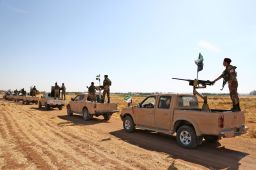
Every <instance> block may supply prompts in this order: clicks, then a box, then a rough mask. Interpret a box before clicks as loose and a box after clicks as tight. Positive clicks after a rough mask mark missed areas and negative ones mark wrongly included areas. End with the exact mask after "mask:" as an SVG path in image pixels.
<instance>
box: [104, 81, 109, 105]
mask: <svg viewBox="0 0 256 170" xmlns="http://www.w3.org/2000/svg"><path fill="white" fill-rule="evenodd" d="M110 86H111V81H110V79H109V78H105V79H104V81H103V88H104V91H103V101H105V96H106V94H107V97H108V103H110Z"/></svg>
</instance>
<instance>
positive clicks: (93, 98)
mask: <svg viewBox="0 0 256 170" xmlns="http://www.w3.org/2000/svg"><path fill="white" fill-rule="evenodd" d="M88 93H89V96H88V98H89V100H90V101H96V87H95V86H94V85H91V86H90V87H89V88H88Z"/></svg>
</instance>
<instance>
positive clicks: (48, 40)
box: [0, 0, 256, 93]
mask: <svg viewBox="0 0 256 170" xmlns="http://www.w3.org/2000/svg"><path fill="white" fill-rule="evenodd" d="M255 7H256V1H254V0H251V1H249V0H243V1H241V0H212V1H210V0H122V1H120V0H90V1H89V0H88V1H87V0H36V1H35V0H22V1H21V0H0V63H1V66H0V89H5V90H7V89H16V88H17V89H21V88H23V87H25V89H27V90H28V89H29V87H30V86H31V85H36V86H37V88H38V89H39V90H41V91H50V86H51V85H53V84H54V83H55V81H57V82H58V83H59V84H61V83H62V82H64V83H65V84H66V87H67V91H85V90H86V86H87V85H89V84H90V82H91V81H96V80H95V77H96V75H97V74H101V75H102V78H103V75H104V74H108V75H109V78H110V79H111V80H112V87H111V90H112V91H113V92H129V91H133V92H135V91H136V92H137V91H142V92H155V91H157V92H192V88H191V87H188V83H186V82H182V81H175V80H172V79H171V78H172V77H180V78H192V79H194V78H195V77H196V65H195V64H194V60H196V59H197V58H198V54H199V52H201V53H202V54H203V56H204V59H205V61H204V70H203V71H202V72H200V73H199V78H200V79H210V80H213V79H215V78H216V77H217V76H219V75H220V74H221V73H222V71H223V70H224V67H223V65H222V61H223V58H224V57H230V58H231V59H232V60H233V62H232V63H231V64H233V65H235V66H237V72H238V80H239V89H238V91H239V92H240V93H249V92H250V91H252V90H254V89H256V80H255V73H256V66H255V64H256V62H255V61H256V59H255V56H256V48H255V44H256V17H255V16H256V10H255ZM221 85H222V81H219V82H218V83H216V84H215V85H214V86H213V87H209V88H207V89H206V90H203V92H214V93H219V92H221V91H220V88H221ZM223 92H228V88H227V87H226V88H225V90H224V91H223Z"/></svg>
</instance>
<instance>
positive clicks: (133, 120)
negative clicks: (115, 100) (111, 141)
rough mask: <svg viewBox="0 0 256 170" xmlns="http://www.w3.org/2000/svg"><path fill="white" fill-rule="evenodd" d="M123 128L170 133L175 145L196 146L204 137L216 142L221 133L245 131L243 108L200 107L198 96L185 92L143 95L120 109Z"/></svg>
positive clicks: (238, 133) (233, 133)
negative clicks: (235, 110)
mask: <svg viewBox="0 0 256 170" xmlns="http://www.w3.org/2000/svg"><path fill="white" fill-rule="evenodd" d="M120 116H121V119H122V121H123V128H124V130H125V131H126V132H133V131H134V130H135V128H140V129H145V130H151V131H155V132H160V133H165V134H170V135H173V134H175V133H176V141H177V143H178V145H180V146H181V147H184V148H196V147H197V146H198V145H200V144H201V143H202V141H203V139H204V140H205V141H207V142H217V141H218V140H219V139H221V138H222V137H234V136H239V135H241V134H243V133H245V132H246V130H247V128H246V127H245V116H244V113H243V112H232V111H231V110H221V109H211V110H209V111H203V110H202V109H201V108H199V105H198V100H197V97H196V96H194V95H187V94H156V95H152V96H148V97H146V98H145V99H144V100H143V101H142V102H141V103H139V105H138V106H132V107H128V108H125V109H123V110H122V111H121V114H120Z"/></svg>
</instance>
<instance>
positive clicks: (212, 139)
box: [204, 135, 219, 143]
mask: <svg viewBox="0 0 256 170" xmlns="http://www.w3.org/2000/svg"><path fill="white" fill-rule="evenodd" d="M204 139H205V141H206V142H208V143H217V142H218V141H219V137H218V136H213V135H207V136H204Z"/></svg>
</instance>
